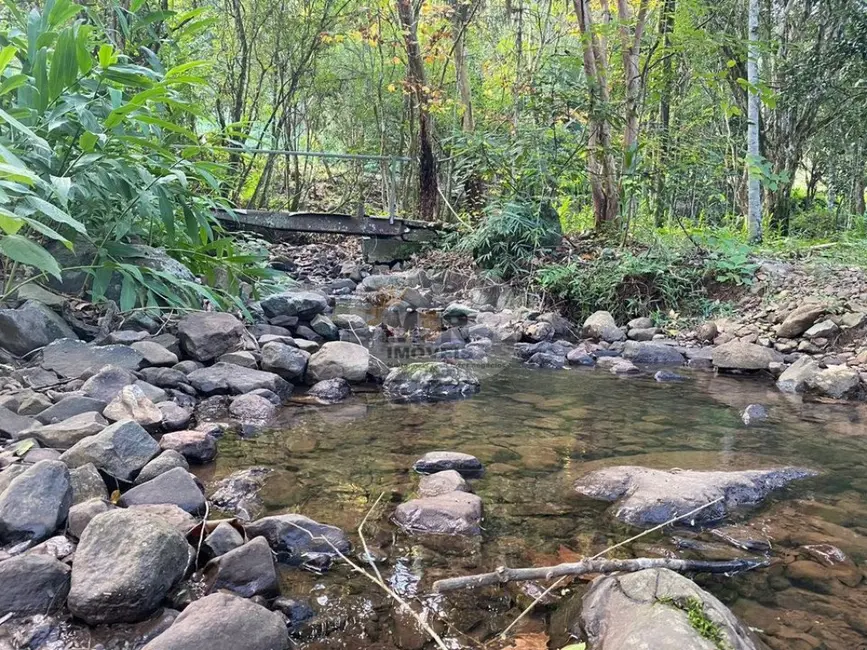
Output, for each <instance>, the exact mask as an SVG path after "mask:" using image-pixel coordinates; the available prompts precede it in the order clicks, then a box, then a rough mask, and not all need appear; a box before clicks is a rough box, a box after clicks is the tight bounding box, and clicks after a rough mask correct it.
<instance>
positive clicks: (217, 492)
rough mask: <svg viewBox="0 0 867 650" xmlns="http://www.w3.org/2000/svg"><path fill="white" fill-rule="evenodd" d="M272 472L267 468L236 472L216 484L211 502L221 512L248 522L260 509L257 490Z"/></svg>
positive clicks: (260, 502)
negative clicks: (231, 514) (233, 514)
mask: <svg viewBox="0 0 867 650" xmlns="http://www.w3.org/2000/svg"><path fill="white" fill-rule="evenodd" d="M273 471H274V470H272V469H270V468H268V467H249V468H247V469H242V470H238V471H237V472H235V473H233V474H230V475H229V476H227V477H226V478H224V479H222V480H220V481H218V482H217V483H216V485H215V486H214V491H213V493H212V494H211V502H212V503H213V504H214V505H215V506H217V507H218V508H220V509H222V510H226V511H227V512H232V513H235V514H236V515H237V516H238V517H240V518H241V519H245V520H250V519H252V518H253V515H255V514H256V513H257V512H258V510H259V509H260V508H261V507H262V499H261V498H260V497H259V490H261V489H262V486H263V485H264V484H265V479H266V478H267V477H268V476H269V475H270V474H271V473H272V472H273Z"/></svg>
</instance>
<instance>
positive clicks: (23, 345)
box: [0, 300, 78, 357]
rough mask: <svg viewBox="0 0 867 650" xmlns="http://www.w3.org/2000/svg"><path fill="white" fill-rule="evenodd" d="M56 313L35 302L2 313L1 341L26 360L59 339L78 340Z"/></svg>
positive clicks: (0, 314) (0, 313) (5, 346)
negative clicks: (34, 351)
mask: <svg viewBox="0 0 867 650" xmlns="http://www.w3.org/2000/svg"><path fill="white" fill-rule="evenodd" d="M77 338H78V337H77V336H76V335H75V332H73V331H72V329H71V328H70V327H69V325H67V323H66V321H64V320H63V319H62V318H61V317H60V316H59V315H58V314H57V313H56V312H54V311H53V310H52V309H51V308H50V307H46V306H45V305H43V304H42V303H40V302H36V301H35V300H28V301H27V302H25V303H24V304H23V305H21V306H20V307H19V308H18V309H0V341H3V347H4V348H6V349H7V350H9V351H10V352H11V353H12V354H15V355H17V356H19V357H20V356H24V355H25V354H28V353H30V352H33V350H36V349H37V348H41V347H44V346H46V345H48V344H49V343H51V342H52V341H56V340H57V339H77Z"/></svg>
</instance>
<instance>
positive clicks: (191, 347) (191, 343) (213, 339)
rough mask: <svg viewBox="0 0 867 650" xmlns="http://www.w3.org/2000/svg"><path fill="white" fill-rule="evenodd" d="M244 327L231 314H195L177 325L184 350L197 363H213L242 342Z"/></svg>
mask: <svg viewBox="0 0 867 650" xmlns="http://www.w3.org/2000/svg"><path fill="white" fill-rule="evenodd" d="M243 333H244V325H243V324H242V323H241V321H239V320H238V319H237V318H235V317H234V316H232V314H226V313H221V312H197V313H193V314H188V315H187V316H184V317H183V318H182V319H181V321H180V322H179V323H178V339H179V340H180V343H181V348H182V349H183V351H184V352H185V353H186V354H187V355H188V356H190V357H191V358H193V359H195V360H196V361H212V360H214V359H216V358H217V357H219V356H221V355H223V354H225V353H226V352H229V351H230V350H232V349H234V348H235V347H237V346H238V344H239V343H240V342H241V336H242V335H243Z"/></svg>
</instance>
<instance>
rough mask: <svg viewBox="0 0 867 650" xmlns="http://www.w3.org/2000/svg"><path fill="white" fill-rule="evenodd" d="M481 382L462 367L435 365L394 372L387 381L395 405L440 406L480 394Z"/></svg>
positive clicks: (414, 364) (426, 364)
mask: <svg viewBox="0 0 867 650" xmlns="http://www.w3.org/2000/svg"><path fill="white" fill-rule="evenodd" d="M479 389H480V386H479V380H478V378H477V377H476V376H475V375H474V374H473V373H471V372H470V371H468V370H466V369H465V368H461V367H460V366H456V365H452V364H448V363H440V362H431V363H410V364H407V365H405V366H400V367H398V368H394V369H392V370H391V372H389V373H388V376H387V377H386V378H385V394H386V396H387V397H388V398H389V399H390V400H392V401H395V402H440V401H446V400H453V399H461V398H464V397H470V396H471V395H474V394H475V393H477V392H479Z"/></svg>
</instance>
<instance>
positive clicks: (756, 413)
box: [741, 404, 768, 425]
mask: <svg viewBox="0 0 867 650" xmlns="http://www.w3.org/2000/svg"><path fill="white" fill-rule="evenodd" d="M767 419H768V409H766V408H765V407H764V406H762V405H761V404H750V405H749V406H748V407H747V408H745V409H744V412H743V413H742V414H741V420H743V422H744V424H746V425H750V424H758V423H759V422H763V421H765V420H767Z"/></svg>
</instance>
